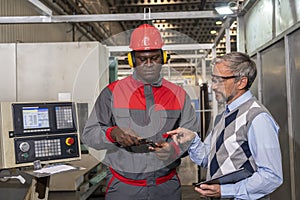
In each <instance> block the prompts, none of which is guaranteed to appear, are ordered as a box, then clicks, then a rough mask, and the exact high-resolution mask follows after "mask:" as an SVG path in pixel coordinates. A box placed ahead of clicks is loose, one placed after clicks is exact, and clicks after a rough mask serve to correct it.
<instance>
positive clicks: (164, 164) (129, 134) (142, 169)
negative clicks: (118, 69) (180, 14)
mask: <svg viewBox="0 0 300 200" xmlns="http://www.w3.org/2000/svg"><path fill="white" fill-rule="evenodd" d="M163 45H164V42H163V40H162V38H161V35H160V32H159V30H158V29H157V28H155V27H154V26H152V25H150V24H142V25H140V26H139V27H137V28H136V29H135V30H134V31H133V32H132V34H131V39H130V45H129V47H130V48H131V49H132V51H131V52H129V53H128V63H129V65H130V66H131V67H133V69H134V71H133V74H132V75H130V76H128V77H127V78H124V79H122V80H117V81H115V82H113V83H111V84H109V85H108V86H107V87H106V88H104V89H103V90H102V91H101V93H100V95H99V97H98V99H97V101H96V103H95V105H94V108H93V110H92V112H91V114H90V116H89V119H88V121H87V123H86V126H85V128H84V131H83V134H82V136H81V139H82V141H83V142H84V143H85V144H87V145H88V146H90V147H92V148H95V149H98V150H100V149H101V150H106V155H105V158H104V160H103V163H105V164H106V165H107V166H108V167H109V170H108V176H107V190H106V199H108V200H118V199H122V200H134V199H139V200H140V199H149V200H151V199H153V200H154V199H155V200H157V199H164V200H179V199H181V190H180V181H179V178H178V176H177V173H176V167H178V166H179V165H180V157H181V156H182V155H183V154H184V153H185V150H184V149H182V148H179V147H178V146H176V143H174V142H173V141H172V138H164V133H166V132H167V131H170V130H174V129H176V128H178V127H185V128H187V129H191V130H194V131H197V120H196V116H195V111H194V109H193V107H192V105H191V101H190V98H189V96H188V95H187V94H186V92H185V91H184V90H183V89H182V88H181V87H179V86H177V85H175V84H173V83H171V82H169V81H167V80H165V79H164V78H162V76H161V74H160V72H161V69H162V65H163V64H165V63H166V62H167V60H168V55H167V53H166V51H164V50H162V47H163ZM159 144H163V145H161V146H160V145H159ZM151 147H152V149H153V147H155V148H156V151H155V152H154V151H152V149H151ZM157 147H159V150H157Z"/></svg>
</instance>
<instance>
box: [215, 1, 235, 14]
mask: <svg viewBox="0 0 300 200" xmlns="http://www.w3.org/2000/svg"><path fill="white" fill-rule="evenodd" d="M215 10H216V11H217V12H218V13H219V14H220V15H232V14H234V13H236V12H237V11H238V4H237V3H236V2H235V1H230V2H228V3H227V5H226V6H218V7H215Z"/></svg>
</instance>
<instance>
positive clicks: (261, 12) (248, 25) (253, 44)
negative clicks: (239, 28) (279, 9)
mask: <svg viewBox="0 0 300 200" xmlns="http://www.w3.org/2000/svg"><path fill="white" fill-rule="evenodd" d="M272 17H273V4H272V0H260V1H258V2H257V4H256V5H255V7H253V8H252V9H251V10H250V11H249V12H248V13H247V14H246V15H245V29H246V30H245V34H246V45H247V46H246V48H247V52H249V53H250V52H253V51H254V50H256V49H257V48H258V47H260V46H262V45H263V44H265V43H266V42H268V41H270V40H271V39H272V31H273V27H272V26H273V23H272V21H273V18H272ZM262 19H263V20H262Z"/></svg>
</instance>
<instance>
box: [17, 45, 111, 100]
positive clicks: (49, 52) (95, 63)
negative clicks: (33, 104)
mask: <svg viewBox="0 0 300 200" xmlns="http://www.w3.org/2000/svg"><path fill="white" fill-rule="evenodd" d="M101 46H102V45H101V44H99V43H98V42H81V43H77V42H70V43H34V44H33V43H32V44H18V45H17V52H18V53H17V70H18V73H17V95H18V96H17V100H18V101H51V100H54V101H55V100H57V99H58V96H59V95H64V94H67V95H70V96H71V99H72V100H73V101H77V102H78V101H79V102H85V103H89V104H90V105H92V104H93V102H94V101H95V98H96V96H97V95H98V94H99V87H100V86H99V85H102V84H103V85H105V84H107V83H108V64H107V63H108V56H107V57H106V60H107V61H106V62H105V59H104V58H102V60H100V54H101V50H100V49H101ZM104 51H105V49H102V54H104ZM106 64H107V66H106ZM102 79H104V80H102ZM100 82H101V84H99V83H100ZM90 105H89V106H90Z"/></svg>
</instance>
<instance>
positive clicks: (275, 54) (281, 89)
mask: <svg viewBox="0 0 300 200" xmlns="http://www.w3.org/2000/svg"><path fill="white" fill-rule="evenodd" d="M261 59H262V77H263V78H262V100H263V101H262V102H263V104H264V105H265V106H266V107H267V108H268V109H269V111H270V112H271V114H272V115H273V117H274V118H275V120H276V121H277V123H278V124H279V126H280V132H279V141H280V146H281V153H282V161H283V176H284V181H283V185H282V186H281V187H280V188H279V189H278V190H276V192H275V193H273V194H272V198H271V199H272V200H281V199H291V185H290V154H289V134H288V133H289V132H288V123H287V121H288V117H287V92H286V67H285V56H284V43H283V41H282V40H281V41H279V42H278V43H276V44H274V45H272V46H271V47H269V48H268V49H266V50H264V51H263V52H262V53H261Z"/></svg>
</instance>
